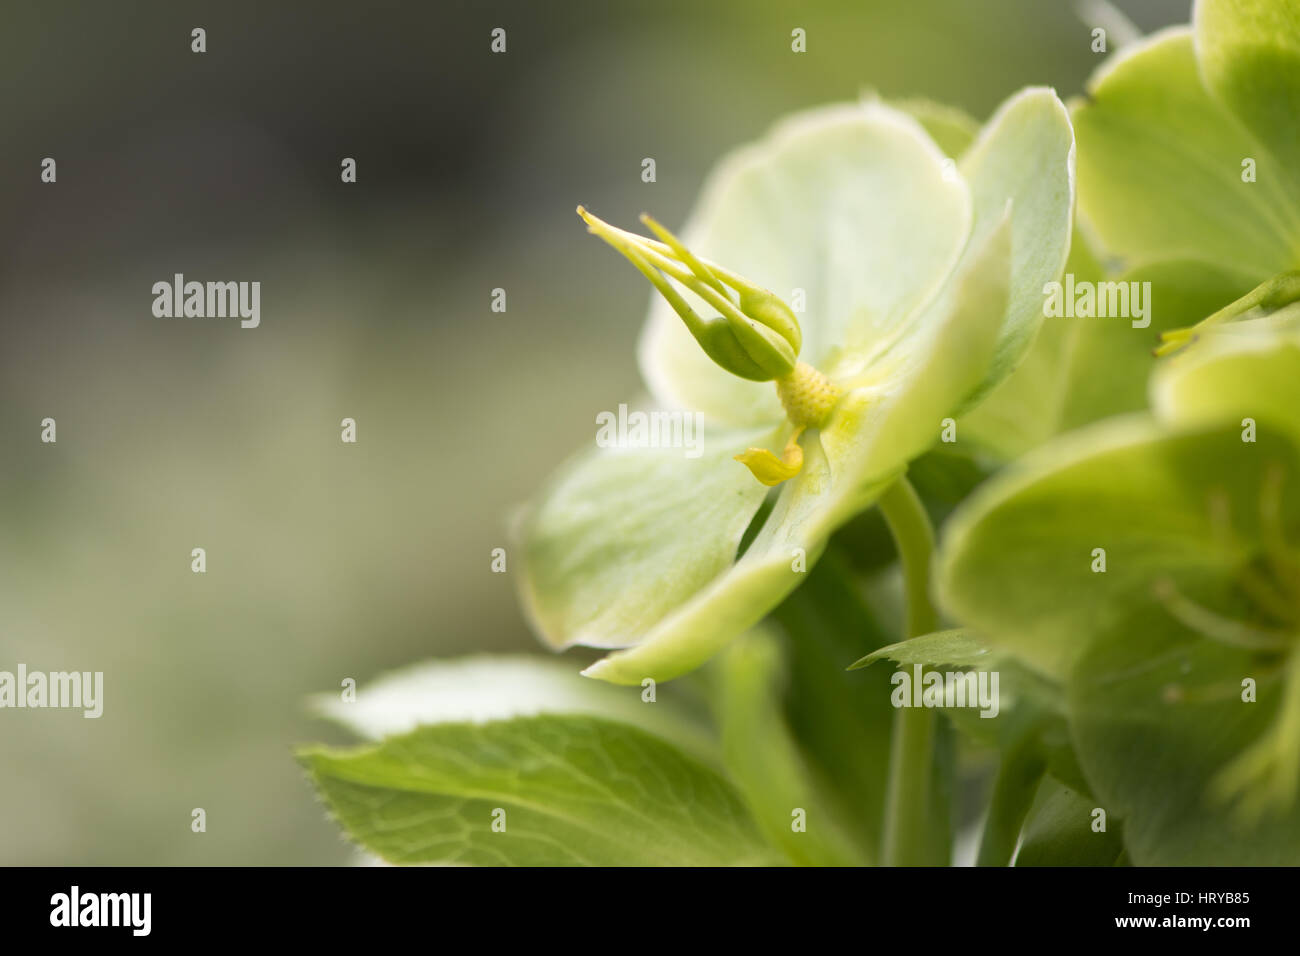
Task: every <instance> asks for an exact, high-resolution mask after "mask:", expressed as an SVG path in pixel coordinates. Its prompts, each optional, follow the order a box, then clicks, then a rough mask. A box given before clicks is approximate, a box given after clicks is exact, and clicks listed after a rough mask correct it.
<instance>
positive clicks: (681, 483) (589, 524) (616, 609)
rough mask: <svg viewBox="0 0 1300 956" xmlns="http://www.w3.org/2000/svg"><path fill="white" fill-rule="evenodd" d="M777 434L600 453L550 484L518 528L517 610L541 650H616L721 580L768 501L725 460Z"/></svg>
mask: <svg viewBox="0 0 1300 956" xmlns="http://www.w3.org/2000/svg"><path fill="white" fill-rule="evenodd" d="M775 439H776V433H775V432H773V433H770V434H769V433H762V432H754V431H736V432H721V433H711V434H706V435H704V436H702V442H701V448H700V452H701V453H700V456H699V457H698V458H689V457H687V456H686V454H685V452H684V449H681V448H624V449H597V450H596V451H594V452H590V453H587V454H585V455H581V456H579V457H578V458H577V459H576V460H575V461H573V462H571V463H570V464H569V465H568V466H567V467H566V468H565V469H564V470H562V471H561V473H560V474H559V475H557V476H556V478H555V479H554V480H553V481H552V483H551V485H550V486H549V487H548V488H547V490H545V491H544V492H543V493H542V495H541V496H540V497H539V499H538V502H537V504H536V505H534V506H533V507H532V508H531V509H530V510H529V511H527V512H526V513H525V514H524V516H523V517H522V520H521V521H520V523H519V526H518V529H517V533H516V536H517V539H518V546H519V548H521V549H522V556H523V561H522V565H523V567H522V579H521V580H522V584H521V588H522V591H523V598H524V605H525V607H526V608H527V610H528V612H529V616H530V617H531V619H532V623H533V624H534V626H535V627H536V629H537V630H538V631H539V632H540V633H541V635H542V636H543V638H544V639H545V640H546V641H547V643H549V644H551V645H552V646H554V647H557V648H563V647H569V646H571V645H574V644H585V645H587V646H590V647H621V646H625V645H628V644H633V643H636V642H637V641H638V640H640V639H641V638H642V637H643V636H644V635H645V634H646V632H647V631H650V630H651V629H652V628H653V627H654V626H655V625H656V624H657V623H658V622H659V621H661V620H662V619H663V618H664V616H665V615H667V614H669V613H670V612H671V611H672V610H673V609H674V608H676V607H677V606H679V605H680V604H682V603H683V602H685V601H687V600H689V599H690V598H691V597H692V596H693V595H695V594H697V593H698V592H699V591H700V589H701V588H703V587H705V586H706V585H707V584H708V582H710V581H711V580H713V579H715V578H716V577H717V576H718V575H719V574H722V573H723V572H724V571H726V570H727V569H728V568H730V567H731V565H732V563H733V562H734V561H735V558H736V550H737V548H738V547H739V545H740V541H741V536H742V535H743V534H744V532H745V529H746V527H748V525H749V523H750V521H751V520H752V519H753V517H754V514H755V512H757V511H758V509H759V506H760V505H761V504H762V503H763V497H764V495H765V494H766V493H767V489H765V488H764V487H763V486H762V485H760V484H759V483H758V482H756V481H755V480H754V478H753V476H752V475H750V473H749V472H748V471H747V470H746V469H745V468H744V466H743V465H740V464H738V463H737V462H735V461H732V460H731V459H732V456H733V455H735V453H736V452H737V451H739V450H740V449H742V448H744V447H745V446H746V445H747V444H760V445H761V444H765V443H770V442H771V441H774V440H775Z"/></svg>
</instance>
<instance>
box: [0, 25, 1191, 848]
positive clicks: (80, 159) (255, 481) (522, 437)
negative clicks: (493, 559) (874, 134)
mask: <svg viewBox="0 0 1300 956" xmlns="http://www.w3.org/2000/svg"><path fill="white" fill-rule="evenodd" d="M1118 6H1119V7H1121V8H1122V9H1124V11H1125V12H1126V13H1127V14H1128V15H1129V16H1130V17H1132V19H1133V20H1134V21H1135V22H1136V23H1137V25H1138V26H1139V27H1140V28H1142V29H1143V30H1150V29H1152V28H1155V27H1157V26H1160V25H1164V24H1167V23H1174V22H1183V21H1186V20H1187V19H1188V16H1189V3H1188V2H1187V0H1178V2H1167V3H1166V2H1157V0H1134V2H1129V3H1120V4H1118ZM1083 9H1084V12H1083V13H1082V14H1080V12H1079V9H1078V8H1076V6H1075V5H1074V4H1072V3H1070V2H1064V0H981V2H978V3H972V2H970V0H890V2H885V0H880V2H872V0H858V2H840V3H822V2H819V3H809V2H797V3H796V2H786V3H763V2H754V0H744V2H741V0H729V2H714V3H698V2H696V3H692V2H664V0H657V2H642V0H634V2H622V3H607V2H601V3H596V2H590V3H578V2H572V3H553V4H552V3H547V4H540V3H536V2H531V3H515V4H503V3H469V2H460V3H453V2H444V3H436V4H434V3H428V4H414V3H411V4H393V3H374V2H371V3H365V4H360V3H358V4H344V3H337V2H333V3H319V4H318V3H295V4H253V3H223V4H215V3H211V4H208V3H204V4H199V3H183V2H182V3H147V4H146V3H138V4H132V3H114V4H97V3H90V2H83V3H77V4H62V3H52V4H45V5H23V6H21V7H20V6H17V5H9V7H8V8H7V9H6V11H5V14H4V28H3V30H0V77H3V82H4V88H5V89H6V90H8V94H7V96H6V97H5V107H4V133H3V139H4V144H5V146H4V149H3V150H0V215H3V223H4V226H3V229H0V250H2V252H3V254H2V255H0V441H2V445H3V462H2V463H0V669H3V670H11V671H12V670H14V669H16V667H17V664H18V663H20V662H22V663H25V664H26V665H27V666H28V668H29V669H33V670H46V671H49V670H64V669H75V670H83V671H84V670H92V671H94V670H102V671H103V672H104V673H105V678H104V680H105V693H104V696H105V710H104V716H103V717H102V718H100V719H99V720H86V719H83V718H82V717H81V715H80V713H79V712H69V711H48V710H47V711H31V710H4V711H0V863H5V864H74V863H86V864H147V863H160V864H199V863H213V864H235V863H249V864H291V863H295V864H296V863H342V862H347V861H349V860H350V859H352V854H351V851H349V849H348V848H347V847H346V846H345V845H344V844H343V843H342V842H341V841H340V839H339V838H338V835H337V831H336V829H335V827H334V826H333V825H332V824H330V823H328V822H327V821H326V820H325V819H324V817H323V814H322V812H321V809H320V807H319V806H318V804H317V803H316V802H315V801H314V799H313V797H312V794H311V792H310V789H309V787H308V786H307V784H306V782H305V780H304V778H303V777H302V776H301V774H300V773H299V771H298V769H297V767H296V765H295V763H294V762H293V760H292V758H291V747H292V746H293V745H294V744H296V743H300V742H305V741H310V740H317V739H330V740H333V739H338V735H337V733H336V732H335V731H334V730H333V729H332V728H331V727H328V726H325V725H322V724H321V723H320V722H318V721H315V720H313V719H312V718H310V717H309V716H308V715H307V714H306V713H305V711H304V707H303V700H304V697H305V696H306V695H308V694H310V693H313V692H317V691H322V690H329V689H331V688H338V687H339V685H340V682H341V681H342V680H343V679H344V678H345V677H353V678H355V679H357V680H358V682H360V683H362V684H364V683H365V682H366V681H367V680H369V679H371V678H372V677H374V676H375V675H377V674H380V673H382V672H384V671H386V670H391V669H393V668H397V667H400V666H402V665H404V664H408V663H412V662H415V661H417V660H421V659H424V658H427V657H431V656H444V655H454V654H459V653H464V652H473V651H483V650H497V649H533V648H536V646H537V645H536V644H535V642H534V640H533V638H532V636H531V635H530V633H529V632H528V628H527V625H526V624H525V622H524V621H523V619H522V617H521V615H520V612H519V609H518V606H517V603H516V600H515V595H514V589H513V584H512V582H511V580H510V576H509V574H506V575H499V574H492V573H491V572H490V570H489V560H490V552H491V550H492V548H494V547H498V546H504V545H505V544H506V528H507V519H508V515H509V513H510V511H511V509H512V508H513V507H514V506H515V505H516V504H517V503H518V502H520V501H522V500H524V499H525V498H526V497H527V496H528V495H529V494H530V493H531V492H532V491H533V490H534V489H535V488H536V487H537V485H538V484H539V482H540V481H541V480H542V479H543V478H544V477H545V476H546V475H547V474H548V473H549V472H550V471H551V470H552V469H553V468H554V467H555V466H556V465H557V464H558V463H559V462H560V461H561V460H563V459H564V458H565V457H566V456H567V455H568V454H569V453H570V452H571V451H572V450H573V449H575V448H577V447H578V446H579V445H580V444H582V443H583V442H588V441H591V440H592V439H593V435H594V427H595V426H594V421H595V414H596V412H597V411H599V410H601V409H612V408H616V407H617V403H618V402H620V401H625V400H627V399H628V398H630V397H633V396H634V395H635V394H636V392H637V391H638V389H639V388H640V385H639V379H638V374H637V371H636V365H635V356H634V344H635V341H636V337H637V334H638V331H639V327H640V323H641V318H642V314H643V310H644V305H645V303H646V301H647V300H648V290H647V289H646V288H645V286H644V283H643V281H642V280H641V278H640V277H639V276H638V275H637V274H636V273H635V272H634V271H633V270H632V269H631V268H629V267H627V266H626V264H625V263H623V262H622V261H621V260H619V259H618V258H617V257H616V256H615V255H614V254H613V253H611V252H610V251H609V250H608V249H607V248H605V247H604V246H603V245H602V244H600V243H598V242H596V241H594V240H591V239H590V238H588V237H587V236H586V234H585V233H584V231H583V229H582V228H581V226H580V224H579V222H578V220H577V218H576V217H575V216H574V214H573V209H574V206H575V205H577V204H578V203H579V202H582V203H586V204H587V205H589V206H590V207H591V208H592V209H593V210H595V211H596V212H598V213H599V214H600V215H601V216H603V217H605V218H607V219H609V220H611V221H613V222H616V223H622V224H629V223H631V222H633V221H634V216H635V215H636V214H637V213H638V212H640V211H641V210H643V209H644V210H651V211H653V212H654V213H655V214H656V215H657V216H658V217H660V218H661V219H663V220H664V221H665V222H666V223H668V224H669V225H670V226H676V225H680V223H681V221H682V220H683V218H684V217H685V215H686V213H687V212H688V210H689V208H690V204H691V202H692V199H693V197H694V195H695V193H696V191H697V189H698V188H699V185H700V183H701V181H702V179H703V177H704V176H705V174H706V173H707V171H708V169H709V167H710V166H711V165H712V164H713V162H714V161H715V160H716V159H717V158H718V157H719V156H720V155H721V154H722V153H723V152H725V151H726V150H728V149H729V148H731V147H733V146H735V145H737V144H740V143H743V142H745V141H747V140H750V139H752V138H754V137H755V136H757V135H759V134H761V133H762V132H763V130H764V129H765V128H766V127H767V126H768V125H769V124H771V123H772V122H773V121H774V120H776V119H777V118H778V117H779V116H781V115H782V114H783V113H785V112H788V111H790V110H793V109H798V108H801V107H804V106H809V105H813V104H818V103H823V102H827V101H832V100H843V99H852V98H855V97H857V96H858V95H859V94H860V93H861V92H863V91H864V90H868V89H875V90H878V91H879V92H880V93H881V94H882V95H885V96H891V97H892V96H926V97H930V98H933V99H936V100H940V101H944V102H948V103H951V104H954V105H957V106H961V107H964V108H965V109H967V110H969V111H970V112H972V113H973V114H975V115H976V116H977V117H980V118H984V117H985V116H987V115H988V113H989V112H990V111H991V109H992V108H993V107H994V106H995V105H996V104H997V103H998V102H999V101H1000V100H1001V99H1002V98H1004V97H1005V96H1006V95H1008V94H1009V93H1011V92H1012V91H1013V90H1015V89H1016V88H1018V87H1020V86H1022V85H1025V84H1031V83H1032V84H1048V85H1052V86H1055V87H1056V88H1057V89H1058V91H1059V92H1060V93H1061V94H1062V96H1070V95H1073V94H1075V93H1077V92H1078V91H1079V90H1080V88H1081V84H1082V83H1083V81H1084V79H1085V78H1086V76H1087V75H1088V73H1089V72H1090V71H1091V70H1092V69H1094V68H1095V67H1096V65H1097V64H1098V63H1099V62H1100V60H1101V59H1102V57H1101V56H1099V55H1098V54H1095V53H1093V52H1092V51H1091V49H1090V43H1091V36H1090V30H1091V27H1092V26H1093V25H1097V24H1098V23H1100V22H1101V21H1099V20H1098V19H1097V17H1098V15H1097V14H1095V13H1093V12H1091V9H1090V8H1089V7H1084V8H1083ZM196 26H201V27H204V28H205V29H206V30H207V45H208V52H207V53H205V54H202V55H197V54H194V53H191V52H190V30H191V29H192V28H193V27H196ZM497 26H501V27H504V28H505V29H506V30H507V42H508V47H507V53H506V54H505V55H492V54H491V53H490V52H489V49H488V47H489V33H490V30H491V29H492V28H493V27H497ZM795 27H802V28H804V29H805V30H806V31H807V37H808V52H807V53H806V54H801V55H796V54H793V53H791V51H790V31H791V30H792V29H793V28H795ZM47 156H49V157H53V158H55V159H56V161H57V163H58V182H57V184H54V185H46V184H42V183H41V182H40V181H39V171H40V162H41V160H42V159H43V158H44V157H47ZM345 156H350V157H355V158H356V160H357V164H358V180H359V181H358V182H357V183H356V184H355V185H344V184H342V183H341V182H340V181H339V163H340V160H341V159H342V158H343V157H345ZM647 156H650V157H654V158H655V160H656V163H657V174H658V181H657V182H656V183H654V184H645V183H643V182H642V181H641V178H640V172H641V160H642V158H643V157H647ZM175 272H183V273H185V274H186V276H187V278H193V279H198V280H200V281H205V280H245V281H250V280H259V281H260V282H261V283H262V304H261V309H262V324H261V327H260V328H257V329H247V330H246V329H241V328H240V327H239V324H238V321H237V320H234V319H158V318H155V317H154V316H153V315H152V314H151V305H152V302H153V296H152V293H151V291H150V287H151V286H152V284H153V283H154V282H156V281H160V280H164V281H170V279H171V276H172V274H173V273H175ZM495 287H502V288H504V289H505V290H506V293H507V304H508V310H507V311H506V312H505V313H504V314H499V313H494V312H492V311H490V308H489V304H490V296H491V290H492V289H493V288H495ZM47 416H49V417H53V418H55V419H57V422H58V443H57V444H55V445H47V444H42V443H41V442H40V422H41V419H43V418H45V417H47ZM344 417H352V418H355V419H356V421H357V423H358V439H359V440H358V443H357V444H356V445H345V444H343V443H341V442H340V440H339V422H340V420H341V419H342V418H344ZM195 547H203V548H205V549H206V550H207V560H208V570H207V573H206V574H202V575H199V574H193V573H191V571H190V552H191V549H192V548H195ZM194 807H203V808H204V809H205V810H206V811H207V832H206V833H203V834H194V833H192V832H191V830H190V811H191V809H192V808H194Z"/></svg>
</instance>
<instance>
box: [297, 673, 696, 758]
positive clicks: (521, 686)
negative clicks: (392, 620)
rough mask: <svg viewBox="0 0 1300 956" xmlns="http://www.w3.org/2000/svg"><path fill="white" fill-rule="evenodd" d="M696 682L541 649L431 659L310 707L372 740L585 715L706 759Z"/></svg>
mask: <svg viewBox="0 0 1300 956" xmlns="http://www.w3.org/2000/svg"><path fill="white" fill-rule="evenodd" d="M694 690H695V688H694V687H692V686H691V685H690V684H687V683H681V682H679V683H675V684H672V685H668V686H665V687H657V688H655V698H654V701H653V702H646V701H645V700H643V697H642V689H641V688H639V687H637V688H623V687H615V686H614V685H612V684H606V683H604V682H603V681H593V680H587V679H586V678H584V677H582V676H581V675H579V674H578V672H577V670H576V669H575V668H574V666H573V663H572V662H571V661H566V660H561V659H559V658H553V657H538V656H536V655H523V654H516V655H499V654H495V655H489V654H483V655H478V656H474V657H462V658H456V659H453V660H441V661H427V662H425V663H423V664H417V665H414V666H411V667H407V668H404V669H403V670H400V671H397V672H395V673H392V674H386V675H384V676H383V677H380V678H379V679H377V680H374V681H371V682H370V683H368V684H365V685H364V686H362V687H359V688H357V689H356V694H355V699H352V700H344V699H343V698H342V695H341V694H338V693H328V694H316V695H314V696H313V697H312V698H311V699H310V701H309V706H310V708H311V709H312V710H313V711H314V712H315V713H317V714H319V715H320V716H322V717H325V718H328V719H330V720H333V721H336V722H337V723H339V724H340V725H342V726H344V727H346V728H347V729H349V730H351V731H352V732H353V733H355V734H357V735H358V736H360V737H363V738H366V739H368V740H380V739H382V738H384V737H389V736H393V735H396V734H404V733H409V732H410V731H412V730H415V729H416V728H417V727H421V726H425V725H429V724H454V723H474V724H482V723H487V722H489V721H494V720H508V719H510V718H512V717H534V716H537V715H539V714H588V715H591V716H594V717H604V718H607V719H609V720H619V721H624V722H626V723H629V724H633V725H635V726H637V727H640V728H641V729H642V730H646V731H649V732H650V733H653V734H655V735H657V736H660V737H663V738H664V739H666V740H669V741H671V742H672V743H674V744H676V745H677V746H679V747H682V748H683V749H685V750H687V751H689V752H690V753H692V754H694V755H695V756H697V757H700V758H701V759H703V760H705V761H706V762H708V763H711V764H716V763H718V762H719V761H720V754H719V752H718V746H717V739H716V736H715V734H714V733H713V730H712V728H711V727H710V726H709V721H708V719H707V713H706V710H705V705H704V703H703V701H702V700H699V699H697V697H698V695H696V694H693V693H692V691H694Z"/></svg>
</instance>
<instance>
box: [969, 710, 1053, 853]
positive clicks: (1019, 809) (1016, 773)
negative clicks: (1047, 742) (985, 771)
mask: <svg viewBox="0 0 1300 956" xmlns="http://www.w3.org/2000/svg"><path fill="white" fill-rule="evenodd" d="M1046 768H1047V764H1046V761H1045V760H1044V759H1043V754H1042V751H1041V750H1040V749H1039V748H1038V743H1037V735H1036V734H1031V735H1029V736H1028V737H1027V738H1026V739H1025V740H1024V741H1023V742H1021V744H1020V745H1019V746H1016V747H1012V748H1011V749H1010V750H1008V751H1007V752H1006V753H1005V754H1003V756H1002V765H1001V766H1000V767H998V775H997V779H996V780H995V781H994V782H993V800H992V801H991V802H990V804H989V815H988V819H987V820H986V821H985V823H984V835H983V836H982V837H981V838H980V851H979V856H978V857H977V858H976V861H975V863H976V865H977V866H1007V865H1008V864H1010V863H1011V857H1012V855H1013V854H1014V853H1015V852H1016V843H1018V842H1019V840H1020V828H1021V827H1022V826H1023V825H1024V822H1025V816H1026V815H1027V814H1028V813H1029V808H1030V806H1031V805H1032V804H1033V802H1034V794H1036V793H1037V792H1038V782H1039V781H1040V780H1041V779H1042V777H1043V771H1044V770H1046Z"/></svg>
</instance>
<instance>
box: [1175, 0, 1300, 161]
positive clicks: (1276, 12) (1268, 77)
mask: <svg viewBox="0 0 1300 956" xmlns="http://www.w3.org/2000/svg"><path fill="white" fill-rule="evenodd" d="M1194 29H1195V31H1196V55H1197V59H1198V60H1199V61H1200V64H1201V75H1202V76H1203V77H1204V79H1205V85H1206V86H1207V87H1209V89H1210V92H1211V93H1213V94H1214V95H1215V97H1216V98H1217V99H1218V100H1219V101H1220V102H1221V103H1223V104H1224V105H1225V106H1226V107H1228V109H1230V110H1231V111H1232V112H1233V113H1235V114H1236V116H1237V118H1238V119H1240V120H1241V121H1242V122H1243V123H1245V124H1246V126H1248V127H1250V130H1251V132H1253V133H1254V134H1255V136H1256V137H1257V138H1258V139H1259V140H1260V142H1262V143H1264V144H1266V145H1267V146H1268V147H1269V156H1268V157H1267V159H1268V161H1266V160H1265V158H1264V157H1260V158H1259V169H1258V173H1259V177H1260V179H1261V180H1262V179H1263V178H1264V177H1265V176H1289V177H1290V179H1291V181H1292V183H1293V184H1295V183H1296V182H1297V180H1300V7H1297V6H1296V4H1295V3H1294V2H1291V0H1201V2H1199V3H1197V5H1196V22H1195V24H1194Z"/></svg>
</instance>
